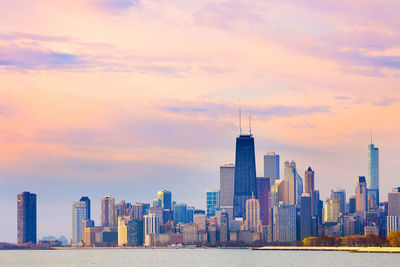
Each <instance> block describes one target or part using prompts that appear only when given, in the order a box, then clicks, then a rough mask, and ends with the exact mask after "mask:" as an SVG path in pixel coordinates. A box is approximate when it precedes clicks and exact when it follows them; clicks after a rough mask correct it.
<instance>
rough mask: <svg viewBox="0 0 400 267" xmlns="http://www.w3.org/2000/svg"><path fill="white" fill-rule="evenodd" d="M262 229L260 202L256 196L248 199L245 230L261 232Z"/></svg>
mask: <svg viewBox="0 0 400 267" xmlns="http://www.w3.org/2000/svg"><path fill="white" fill-rule="evenodd" d="M262 229H263V227H262V222H261V217H260V202H259V201H258V199H254V198H253V199H248V200H247V201H246V220H244V223H243V230H246V231H251V232H259V233H261V232H262Z"/></svg>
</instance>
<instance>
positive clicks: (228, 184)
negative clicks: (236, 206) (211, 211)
mask: <svg viewBox="0 0 400 267" xmlns="http://www.w3.org/2000/svg"><path fill="white" fill-rule="evenodd" d="M219 177H220V178H219V182H220V207H221V209H224V210H225V211H226V212H228V214H229V219H230V220H232V219H233V194H234V185H235V165H234V164H233V163H229V164H224V165H222V166H220V168H219Z"/></svg>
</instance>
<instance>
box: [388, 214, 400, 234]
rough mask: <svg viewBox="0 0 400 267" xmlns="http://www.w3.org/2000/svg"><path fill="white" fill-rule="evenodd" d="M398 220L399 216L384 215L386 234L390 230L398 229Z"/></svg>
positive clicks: (399, 219)
mask: <svg viewBox="0 0 400 267" xmlns="http://www.w3.org/2000/svg"><path fill="white" fill-rule="evenodd" d="M399 221H400V217H399V216H387V217H386V231H387V235H389V233H390V232H391V231H399V230H400V228H399Z"/></svg>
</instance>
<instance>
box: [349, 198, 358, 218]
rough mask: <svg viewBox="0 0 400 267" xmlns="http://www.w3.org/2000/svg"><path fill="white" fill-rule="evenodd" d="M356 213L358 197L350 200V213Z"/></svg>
mask: <svg viewBox="0 0 400 267" xmlns="http://www.w3.org/2000/svg"><path fill="white" fill-rule="evenodd" d="M354 212H356V196H351V197H350V198H349V213H350V214H353V213H354Z"/></svg>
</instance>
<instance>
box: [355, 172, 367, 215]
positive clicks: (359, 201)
mask: <svg viewBox="0 0 400 267" xmlns="http://www.w3.org/2000/svg"><path fill="white" fill-rule="evenodd" d="M367 208H368V207H367V183H366V181H365V177H364V176H360V177H358V180H357V186H356V211H364V212H365V211H367Z"/></svg>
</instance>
